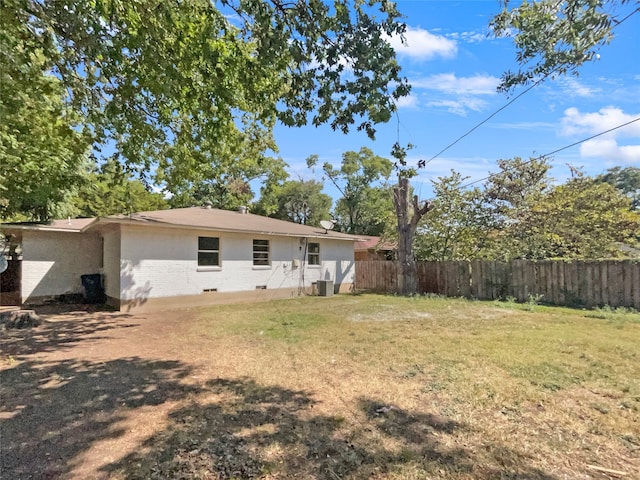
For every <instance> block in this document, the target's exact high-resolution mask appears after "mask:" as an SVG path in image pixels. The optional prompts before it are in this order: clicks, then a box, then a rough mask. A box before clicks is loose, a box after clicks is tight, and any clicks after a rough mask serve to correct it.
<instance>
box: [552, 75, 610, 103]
mask: <svg viewBox="0 0 640 480" xmlns="http://www.w3.org/2000/svg"><path fill="white" fill-rule="evenodd" d="M555 83H556V84H557V85H558V86H559V87H560V89H561V92H562V95H563V96H568V97H571V98H575V97H582V98H588V97H593V96H595V95H597V94H599V93H600V92H602V89H600V88H592V87H589V86H588V85H585V84H583V83H580V82H579V81H578V80H576V79H575V78H571V77H560V78H557V79H556V80H555Z"/></svg>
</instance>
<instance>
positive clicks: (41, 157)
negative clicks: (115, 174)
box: [0, 1, 88, 221]
mask: <svg viewBox="0 0 640 480" xmlns="http://www.w3.org/2000/svg"><path fill="white" fill-rule="evenodd" d="M14 7H15V2H11V1H7V2H2V4H1V5H0V65H2V68H1V69H0V120H1V122H0V219H4V220H37V221H46V220H49V219H50V218H52V217H56V216H58V217H60V216H64V215H66V214H67V213H69V210H68V200H69V197H70V195H71V194H72V193H73V192H74V189H75V188H76V187H77V185H79V183H80V182H81V181H82V180H83V178H84V174H85V172H86V170H87V167H86V165H87V156H86V153H87V151H88V141H87V138H86V137H85V136H84V135H83V134H82V133H81V132H80V131H79V130H78V128H77V127H78V125H79V117H78V116H77V115H75V114H74V113H73V112H72V111H70V110H69V108H67V105H65V102H64V95H65V91H64V86H63V84H62V83H61V82H60V81H59V80H58V79H57V78H55V77H54V76H52V75H50V74H48V71H49V69H50V68H51V66H52V63H51V61H50V59H48V58H47V56H46V45H41V44H40V43H39V42H38V40H37V39H34V38H32V37H31V36H30V34H31V30H30V29H29V28H28V27H27V25H26V23H25V18H24V17H23V16H21V15H17V14H16V12H15V9H14Z"/></svg>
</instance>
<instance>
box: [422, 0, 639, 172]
mask: <svg viewBox="0 0 640 480" xmlns="http://www.w3.org/2000/svg"><path fill="white" fill-rule="evenodd" d="M638 12H640V7H638V8H636V9H635V10H633V11H632V12H630V13H629V14H628V15H627V16H626V17H624V18H623V19H622V20H620V21H616V20H615V19H614V22H615V25H614V26H613V27H611V31H613V30H615V29H616V28H617V27H619V26H620V25H622V24H623V23H624V22H625V21H626V20H628V19H629V18H630V17H631V16H632V15H634V14H636V13H638ZM562 67H563V65H558V66H557V67H556V68H554V69H553V70H552V71H550V72H549V73H547V74H546V75H545V76H543V77H542V78H540V79H539V80H537V81H536V82H534V83H533V84H532V85H531V86H529V87H528V88H527V89H526V90H524V91H523V92H521V93H519V94H518V95H516V96H515V97H514V98H512V99H511V100H510V101H508V102H507V103H506V104H504V105H503V106H502V107H500V108H499V109H498V110H496V111H495V112H493V113H492V114H491V115H489V116H488V117H487V118H485V119H484V120H482V121H481V122H480V123H478V124H476V125H475V126H474V127H473V128H471V129H470V130H468V131H467V132H465V133H464V134H462V135H461V136H459V137H458V138H456V139H455V140H454V141H453V142H451V143H450V144H449V145H447V146H446V147H444V148H443V149H442V150H440V151H439V152H438V153H436V154H435V155H434V156H433V157H431V158H430V159H429V160H427V161H426V162H425V163H424V165H425V166H426V165H428V164H429V163H430V162H431V161H432V160H435V159H436V158H438V157H439V156H440V155H442V154H443V153H444V152H446V151H447V150H449V149H450V148H451V147H453V146H454V145H455V144H457V143H458V142H460V141H461V140H463V139H464V138H465V137H467V136H468V135H470V134H471V133H473V132H474V131H475V130H477V129H478V128H480V127H481V126H482V125H484V124H485V123H487V122H488V121H489V120H491V119H492V118H493V117H495V116H496V115H497V114H498V113H500V112H501V111H503V110H504V109H506V108H507V107H509V106H510V105H511V104H512V103H514V102H515V101H516V100H518V99H519V98H520V97H522V96H523V95H525V94H527V93H528V92H530V91H531V90H532V89H533V88H535V87H537V86H538V85H540V84H541V83H542V82H544V81H545V80H546V79H547V78H549V76H551V75H553V74H554V73H556V72H557V71H558V70H560V69H561V68H562Z"/></svg>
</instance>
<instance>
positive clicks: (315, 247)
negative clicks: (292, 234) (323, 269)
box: [307, 243, 320, 265]
mask: <svg viewBox="0 0 640 480" xmlns="http://www.w3.org/2000/svg"><path fill="white" fill-rule="evenodd" d="M307 264H308V265H320V244H319V243H309V246H308V248H307Z"/></svg>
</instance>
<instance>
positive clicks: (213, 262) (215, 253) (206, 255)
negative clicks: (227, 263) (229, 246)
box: [198, 237, 220, 267]
mask: <svg viewBox="0 0 640 480" xmlns="http://www.w3.org/2000/svg"><path fill="white" fill-rule="evenodd" d="M198 266H199V267H219V266H220V239H219V238H218V237H198Z"/></svg>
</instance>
